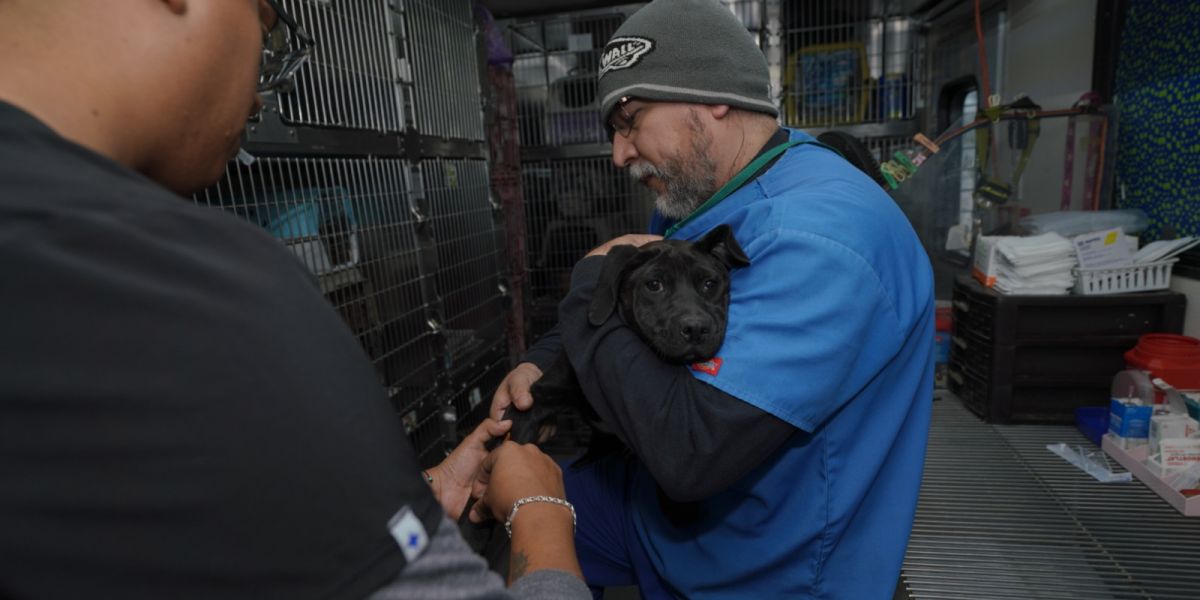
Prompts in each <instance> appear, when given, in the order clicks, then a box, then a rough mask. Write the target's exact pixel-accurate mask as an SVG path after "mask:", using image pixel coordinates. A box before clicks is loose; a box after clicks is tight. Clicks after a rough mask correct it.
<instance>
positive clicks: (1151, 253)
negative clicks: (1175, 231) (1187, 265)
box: [1133, 237, 1200, 264]
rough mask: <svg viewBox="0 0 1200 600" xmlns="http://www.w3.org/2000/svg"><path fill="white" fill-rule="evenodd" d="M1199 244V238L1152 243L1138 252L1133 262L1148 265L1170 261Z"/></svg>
mask: <svg viewBox="0 0 1200 600" xmlns="http://www.w3.org/2000/svg"><path fill="white" fill-rule="evenodd" d="M1197 244H1200V238H1197V237H1185V238H1179V239H1177V240H1158V241H1156V242H1150V243H1149V244H1146V246H1145V247H1143V248H1142V249H1141V250H1138V251H1137V254H1134V255H1133V262H1134V263H1135V264H1146V263H1152V262H1158V261H1160V260H1169V259H1172V258H1175V257H1176V256H1179V255H1180V254H1183V253H1184V252H1187V251H1188V250H1190V249H1191V248H1192V246H1195V245H1197Z"/></svg>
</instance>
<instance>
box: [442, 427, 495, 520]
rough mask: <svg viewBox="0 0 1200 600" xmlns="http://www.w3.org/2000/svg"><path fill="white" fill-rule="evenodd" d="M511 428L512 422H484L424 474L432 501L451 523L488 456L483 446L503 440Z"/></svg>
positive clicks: (459, 511) (461, 508)
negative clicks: (430, 480) (429, 487)
mask: <svg viewBox="0 0 1200 600" xmlns="http://www.w3.org/2000/svg"><path fill="white" fill-rule="evenodd" d="M511 427H512V421H496V420H493V419H484V421H483V422H482V423H480V424H479V426H478V427H476V428H475V430H474V431H472V432H471V433H470V434H469V435H467V437H465V438H463V441H462V443H460V444H459V445H458V447H457V448H455V449H454V451H453V452H451V453H450V455H449V456H447V457H446V459H445V460H443V461H442V462H441V463H439V464H438V465H437V466H436V467H433V468H431V469H428V470H427V471H426V472H427V473H428V474H429V476H430V477H432V478H433V482H432V483H431V484H430V485H431V486H432V488H433V495H434V497H435V498H437V499H438V502H440V503H441V505H442V509H443V510H445V511H446V515H447V516H449V517H450V519H451V520H454V521H457V520H458V517H459V516H460V515H462V510H463V507H464V506H466V504H467V498H470V497H471V484H472V483H474V481H475V475H476V473H478V471H479V466H480V465H481V464H482V463H483V460H484V459H485V458H487V455H488V451H487V448H485V447H484V444H486V443H487V442H489V441H491V440H492V438H498V437H502V436H504V435H505V434H507V433H508V430H509V429H510V428H511Z"/></svg>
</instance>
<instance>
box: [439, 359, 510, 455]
mask: <svg viewBox="0 0 1200 600" xmlns="http://www.w3.org/2000/svg"><path fill="white" fill-rule="evenodd" d="M507 374H508V358H507V357H506V356H505V348H504V346H503V345H497V346H494V347H492V348H489V349H488V351H487V352H486V353H485V354H484V355H483V357H482V358H481V360H479V361H478V362H477V363H475V365H474V367H473V368H472V369H471V371H470V377H468V378H467V379H465V380H464V381H462V383H461V384H460V385H459V387H458V391H456V392H455V393H454V395H453V397H451V399H450V401H449V402H448V405H449V406H450V407H451V409H453V414H454V415H455V418H456V421H455V424H454V427H455V435H456V436H457V437H458V438H460V439H461V438H462V437H463V436H465V435H467V434H468V433H471V431H472V430H473V429H475V427H476V426H477V425H479V423H480V421H483V419H484V418H486V417H487V414H488V410H489V409H490V408H491V405H492V395H493V394H495V392H496V388H497V387H499V385H500V382H501V381H502V380H503V379H504V376H505V375H507Z"/></svg>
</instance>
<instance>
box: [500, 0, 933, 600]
mask: <svg viewBox="0 0 1200 600" xmlns="http://www.w3.org/2000/svg"><path fill="white" fill-rule="evenodd" d="M601 60H602V62H601V69H600V75H599V77H600V79H599V94H600V99H601V108H602V111H603V113H604V114H605V115H606V116H607V123H608V125H609V127H610V128H611V129H612V132H613V138H612V139H613V162H614V163H615V164H616V165H617V166H618V167H621V168H625V169H628V170H629V172H630V174H631V175H633V176H634V177H636V178H637V179H639V180H640V181H641V182H642V183H643V184H644V185H646V186H647V187H649V188H650V189H651V190H653V191H654V193H655V194H656V195H657V200H656V215H655V218H654V220H653V223H652V225H651V230H652V233H653V234H657V235H663V236H666V237H670V238H674V239H686V240H696V239H698V238H700V237H701V236H702V235H703V234H704V233H705V232H707V231H709V230H710V229H712V228H713V227H715V226H717V225H719V224H727V225H730V226H731V227H732V228H733V231H734V234H735V237H736V238H737V240H738V242H739V243H740V245H741V246H742V248H743V249H744V250H745V252H746V254H747V256H749V258H750V262H751V264H750V266H749V267H745V268H741V269H737V270H735V271H734V272H733V273H732V291H731V301H730V306H729V326H728V332H727V334H726V337H725V341H724V345H723V346H722V347H721V350H720V352H719V353H718V356H717V359H715V360H713V361H711V362H709V363H706V364H705V365H694V366H692V367H690V368H689V367H682V366H676V365H670V364H666V363H664V362H662V361H661V360H659V359H658V358H657V357H656V356H655V354H654V353H653V351H651V350H650V348H649V347H648V346H647V345H646V344H645V343H644V342H643V341H642V340H641V339H640V338H638V337H637V335H636V334H635V333H633V332H632V331H631V330H630V329H629V328H628V327H627V326H626V325H625V324H624V323H623V322H622V320H621V318H620V317H619V316H616V315H614V316H613V317H612V318H610V319H609V320H608V322H606V323H604V324H603V325H601V326H599V327H594V326H591V325H590V324H589V323H588V321H587V307H588V303H589V302H590V300H591V296H592V292H593V289H594V287H595V284H596V280H597V277H598V274H599V272H600V268H601V264H602V263H603V257H602V255H603V254H605V253H607V252H608V250H609V249H610V248H611V247H613V246H614V245H617V244H634V245H640V244H642V243H645V242H646V241H649V240H653V239H658V238H657V235H633V236H624V237H622V238H618V239H616V240H612V241H610V242H608V243H606V244H604V245H602V246H600V247H599V248H596V249H595V250H593V251H592V252H591V253H590V254H589V255H588V257H585V258H584V259H583V260H581V261H580V262H579V263H578V264H577V266H576V267H575V270H574V273H573V275H572V282H571V289H570V292H569V293H568V295H567V297H566V298H565V299H564V300H563V302H562V304H561V305H560V308H559V324H558V326H557V327H556V328H555V330H554V331H552V332H551V333H550V334H548V335H547V336H545V337H543V338H542V339H541V340H539V341H538V343H537V344H535V347H534V348H533V349H532V350H531V351H530V353H529V354H528V355H527V356H526V358H525V362H523V363H522V364H520V365H519V366H518V367H517V368H516V369H514V370H513V372H512V373H510V374H509V376H508V377H507V378H506V379H505V381H504V383H503V384H502V385H501V387H500V389H499V390H498V392H497V393H496V397H495V398H494V400H493V406H492V408H493V415H494V416H499V413H500V411H502V410H503V408H505V407H507V406H508V405H510V404H515V405H516V406H517V407H518V408H527V407H528V406H529V405H530V403H531V402H535V401H536V399H534V398H531V397H530V396H529V386H530V384H531V383H532V382H533V381H536V380H537V378H538V377H540V376H541V371H542V369H544V368H546V367H547V366H548V365H549V363H550V362H551V361H552V360H553V357H554V356H555V354H556V353H557V352H558V351H559V350H560V349H563V348H565V349H566V351H567V354H568V356H569V357H570V359H571V363H572V365H573V366H574V367H575V370H576V372H577V374H578V376H579V381H580V383H581V385H582V386H583V388H584V390H585V392H586V394H587V397H588V400H589V402H590V403H591V404H592V405H593V407H594V408H595V409H596V411H597V413H599V414H600V416H601V417H602V418H603V419H604V420H605V421H606V422H607V423H608V424H610V425H611V426H612V427H613V428H614V429H615V430H616V432H617V434H618V435H619V437H620V438H621V439H622V440H623V441H624V442H625V443H626V444H627V445H628V446H629V447H630V448H632V449H633V450H634V452H635V454H636V459H632V460H620V459H613V460H609V461H606V462H602V463H600V464H595V465H591V466H588V467H585V468H582V469H568V470H567V472H566V478H567V482H566V487H567V496H568V498H569V499H570V500H571V501H572V502H574V503H575V505H576V507H577V508H578V511H579V526H578V532H577V534H576V543H577V546H578V551H579V557H580V562H581V564H582V566H583V572H584V575H585V576H586V578H587V580H588V583H589V585H591V586H592V587H593V590H598V589H600V588H602V587H604V586H611V585H629V584H636V585H638V586H639V587H640V588H641V591H642V595H643V596H644V597H650V598H659V597H686V598H848V599H855V600H860V599H865V598H890V597H891V595H892V593H893V591H894V589H895V586H896V581H897V578H898V576H899V572H900V566H901V562H902V560H903V556H904V550H905V546H906V544H907V541H908V536H909V532H910V530H911V527H912V521H913V515H914V512H915V510H916V504H917V492H918V488H919V486H920V481H921V471H922V466H923V461H924V455H925V443H926V437H927V434H928V430H929V416H930V405H931V401H932V390H933V355H932V343H933V286H932V274H931V269H930V265H929V260H928V258H927V256H926V255H925V253H924V251H923V250H922V248H921V244H920V243H919V242H918V240H917V236H916V235H915V234H914V232H913V230H912V227H911V226H910V225H909V223H908V222H907V221H906V220H905V217H904V215H903V214H902V213H901V211H900V210H899V209H898V208H897V207H896V205H895V204H894V203H893V202H892V201H891V199H890V198H889V197H888V196H887V195H886V194H885V193H884V192H883V191H881V189H880V188H879V186H878V185H876V184H875V183H874V182H873V181H872V180H871V179H870V178H869V177H868V176H867V175H865V174H863V173H861V172H860V171H858V170H856V169H855V168H854V167H853V166H851V165H850V164H849V163H847V162H846V161H845V160H844V159H843V158H842V157H841V156H839V155H838V154H837V153H836V152H835V151H832V150H831V149H829V148H827V147H824V146H822V145H821V144H819V143H816V141H815V140H814V139H813V138H812V137H811V136H809V135H808V134H805V133H803V132H800V131H796V130H789V129H784V128H780V127H779V126H778V124H777V122H776V117H777V115H778V111H777V110H776V107H775V105H774V104H773V103H772V102H771V101H770V100H769V94H768V86H769V83H768V82H769V78H768V72H767V65H766V62H765V60H764V58H763V55H762V53H761V52H760V50H759V49H758V47H757V46H756V45H755V43H754V41H753V40H752V39H751V37H750V35H749V34H748V33H747V31H746V29H745V28H744V27H743V25H742V24H741V23H740V22H739V21H738V19H737V18H736V17H734V16H733V14H732V13H731V12H730V10H729V9H728V8H727V7H725V6H723V5H721V4H720V3H718V2H717V1H716V0H656V1H655V2H652V3H650V4H649V5H648V6H646V7H645V8H643V9H641V10H640V11H639V12H637V13H636V14H634V15H633V16H632V17H630V19H629V20H628V21H626V22H625V24H624V25H623V26H622V27H621V28H620V29H619V30H618V31H617V32H616V34H615V35H614V36H613V38H612V39H611V40H610V42H609V43H608V45H607V47H606V48H605V50H604V54H603V57H602V59H601Z"/></svg>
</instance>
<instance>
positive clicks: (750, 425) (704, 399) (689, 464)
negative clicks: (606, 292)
mask: <svg viewBox="0 0 1200 600" xmlns="http://www.w3.org/2000/svg"><path fill="white" fill-rule="evenodd" d="M603 261H604V259H603V258H602V257H599V256H593V257H589V258H585V259H584V260H583V261H580V263H579V264H578V265H577V266H576V268H575V272H574V274H573V277H572V286H571V291H570V292H569V293H568V295H567V297H566V298H565V299H564V300H563V302H562V304H561V305H560V314H559V319H560V321H559V323H560V325H559V326H560V328H561V329H562V331H563V339H564V343H565V345H566V347H567V351H568V355H569V356H570V358H571V361H572V363H573V364H574V365H575V366H576V372H577V374H579V375H580V384H581V385H583V386H584V389H585V392H586V395H587V396H588V398H589V401H591V403H592V405H593V407H594V408H595V409H596V411H597V413H598V414H599V415H600V417H601V418H602V419H603V420H604V422H605V423H606V424H608V425H609V426H611V427H613V429H614V430H615V431H616V433H617V436H618V437H620V438H621V439H622V441H624V442H625V443H626V444H627V445H628V446H630V447H631V448H632V449H633V450H634V452H635V453H636V454H637V455H638V457H639V458H640V459H641V460H642V462H643V463H644V464H645V465H646V466H647V468H648V469H649V470H650V473H651V474H652V475H653V476H654V479H655V481H657V482H658V484H659V485H660V486H661V487H662V489H663V491H664V492H665V493H666V494H667V496H669V497H670V498H672V499H674V500H677V501H694V500H701V499H704V498H707V497H709V496H712V495H713V494H716V493H719V492H721V491H723V490H724V489H726V488H728V487H729V486H730V485H732V484H733V483H734V482H736V481H737V480H738V479H741V478H742V477H744V476H745V475H746V474H747V473H748V472H750V471H751V470H752V469H754V468H755V467H757V466H758V465H759V464H760V463H761V462H762V461H763V460H764V459H765V458H766V457H768V456H770V454H771V453H773V452H774V451H775V449H777V448H778V447H779V446H780V445H781V444H782V443H783V442H784V441H785V440H786V439H787V438H788V437H790V436H791V435H792V434H793V433H795V431H796V429H795V427H793V426H791V425H790V424H788V423H786V422H784V421H783V420H781V419H779V418H777V417H775V416H773V415H771V414H769V413H767V412H765V411H763V410H761V409H758V408H756V407H754V406H752V405H750V404H748V403H746V402H743V401H742V400H740V399H738V398H736V397H734V396H732V395H730V394H728V393H726V392H724V391H722V390H720V389H717V388H716V387H713V386H712V385H709V384H708V383H705V382H703V381H700V380H698V379H696V378H695V377H693V376H692V375H691V373H690V372H689V369H688V367H686V366H680V365H672V364H668V363H665V362H663V361H662V360H661V359H660V358H659V357H658V356H657V355H656V354H655V353H654V351H653V350H652V349H651V348H650V347H649V346H648V345H646V343H645V342H644V341H643V340H642V339H641V338H640V337H638V335H637V334H636V333H634V332H633V330H631V329H630V328H628V327H626V326H625V324H624V322H623V321H622V320H621V319H620V317H617V316H613V317H612V318H610V319H608V320H607V321H606V322H605V323H604V324H602V325H601V326H599V327H592V326H590V325H589V324H588V323H587V311H588V307H589V305H590V303H591V296H592V290H593V289H594V285H595V281H596V278H597V277H598V274H599V270H600V268H601V265H602V264H603ZM748 432H749V433H748Z"/></svg>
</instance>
